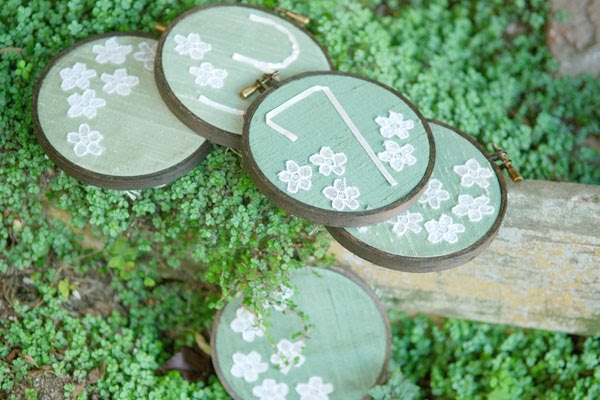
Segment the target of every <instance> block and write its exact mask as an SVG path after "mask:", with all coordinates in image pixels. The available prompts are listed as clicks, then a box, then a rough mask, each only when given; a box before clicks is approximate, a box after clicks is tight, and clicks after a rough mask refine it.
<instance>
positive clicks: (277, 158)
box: [249, 75, 430, 212]
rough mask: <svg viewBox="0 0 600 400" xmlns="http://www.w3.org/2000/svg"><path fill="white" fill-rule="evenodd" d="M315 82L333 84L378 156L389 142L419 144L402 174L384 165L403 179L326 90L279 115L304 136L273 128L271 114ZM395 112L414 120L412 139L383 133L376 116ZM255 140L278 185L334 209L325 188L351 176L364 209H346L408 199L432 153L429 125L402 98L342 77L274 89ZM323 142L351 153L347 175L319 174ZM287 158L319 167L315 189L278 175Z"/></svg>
mask: <svg viewBox="0 0 600 400" xmlns="http://www.w3.org/2000/svg"><path fill="white" fill-rule="evenodd" d="M314 85H322V86H328V87H329V88H331V90H332V92H333V94H334V95H335V97H336V98H337V99H338V101H339V102H340V104H341V105H342V107H343V108H344V109H345V110H346V112H347V114H348V116H349V117H350V118H351V120H352V121H353V122H354V124H355V125H356V127H357V128H358V130H359V131H360V132H361V133H362V135H363V136H364V137H365V139H366V141H367V142H368V143H369V144H370V146H371V148H372V149H373V151H374V152H375V154H377V153H380V152H383V151H384V150H385V149H384V146H383V143H384V141H385V140H392V141H395V142H397V143H398V144H400V145H405V144H411V145H412V146H413V147H414V149H415V150H414V152H413V155H414V156H415V157H416V159H417V162H416V164H414V165H412V166H405V167H404V168H403V169H402V170H401V171H400V172H396V171H394V170H393V169H392V168H391V167H390V165H389V164H387V163H385V162H384V163H383V164H384V166H385V167H386V169H387V170H388V172H390V174H391V175H392V176H393V177H394V178H395V179H396V180H397V182H398V185H397V186H391V185H390V184H388V182H387V181H386V179H385V178H384V176H383V175H382V174H381V173H380V172H379V170H378V169H377V168H376V166H375V164H374V163H373V162H372V161H371V159H370V158H369V156H368V155H367V153H366V152H365V150H364V149H363V147H362V146H361V145H360V144H359V142H358V141H357V140H356V139H355V137H354V135H353V134H352V132H351V131H350V129H349V128H348V127H347V125H346V124H345V123H344V121H343V120H342V118H341V117H340V115H339V114H338V112H337V111H336V109H335V108H334V106H333V105H332V104H331V102H330V101H329V99H328V98H327V97H326V96H325V95H324V94H323V93H322V92H318V93H314V94H312V95H311V96H309V97H307V98H305V99H304V100H303V101H301V102H299V103H297V104H295V105H293V106H292V107H291V108H289V109H287V110H286V111H284V112H282V113H281V114H279V115H278V116H276V117H275V118H274V120H273V121H274V122H276V123H277V124H279V125H281V126H282V127H284V128H285V129H287V130H289V131H291V132H293V133H295V134H297V136H298V140H296V141H295V142H291V141H290V140H289V139H288V138H286V137H285V136H283V135H282V134H280V133H278V132H276V131H275V130H273V129H272V128H271V127H269V126H267V124H266V121H265V115H266V113H267V112H269V111H271V110H273V109H274V108H276V107H278V106H279V105H281V104H282V103H284V102H286V101H287V100H289V99H291V98H292V97H294V96H296V95H297V94H299V93H301V92H302V91H304V90H306V89H308V88H310V87H312V86H314ZM389 111H394V112H399V113H401V114H402V115H403V116H404V118H405V119H411V120H413V122H414V128H413V129H412V130H410V137H409V138H408V139H398V137H394V138H391V139H386V138H384V137H383V136H382V134H381V133H380V131H379V129H380V126H379V125H378V124H377V123H376V122H375V118H377V117H378V116H384V117H387V116H388V115H389V114H388V113H389ZM249 140H250V148H251V151H252V156H253V158H254V160H255V161H256V163H257V164H258V166H259V168H260V169H261V171H262V173H263V174H264V175H265V176H266V177H267V178H268V179H269V180H270V181H271V183H272V184H273V185H275V186H276V187H277V188H279V189H280V190H282V191H283V192H284V193H286V194H288V195H289V196H291V197H293V198H294V199H296V200H299V201H301V202H303V203H306V204H309V205H311V206H314V207H318V208H322V209H325V210H332V202H331V200H330V199H328V198H326V197H325V196H324V195H323V194H322V191H323V189H324V188H326V187H328V186H331V185H332V184H333V182H334V180H335V179H337V178H345V179H346V183H347V185H349V186H354V187H357V188H358V190H359V191H360V196H359V197H358V198H357V200H358V202H359V204H360V205H359V207H358V209H357V210H351V209H350V208H345V209H344V210H342V211H343V212H348V211H361V210H369V209H377V208H381V207H384V206H387V205H389V204H391V203H394V202H396V201H398V200H400V199H402V198H404V197H405V196H406V195H407V194H408V193H409V192H410V191H411V190H413V189H414V188H415V186H416V185H417V184H418V183H419V182H420V181H421V180H422V179H423V176H424V175H425V171H426V169H427V166H428V163H429V154H430V147H429V141H428V139H427V135H426V132H425V128H424V126H423V125H422V123H421V121H420V120H419V119H418V118H417V115H416V114H415V113H414V111H413V110H412V109H411V108H410V107H409V106H408V105H407V104H406V103H405V102H404V101H403V100H402V99H400V98H399V97H397V96H396V95H395V94H394V93H392V92H390V91H388V90H386V89H384V88H382V87H381V86H378V85H376V84H374V83H371V82H368V81H365V80H362V79H357V78H354V77H349V76H342V75H315V76H308V77H304V78H301V79H298V80H295V81H293V82H291V83H288V84H287V85H284V86H282V87H280V88H278V89H277V90H275V91H273V92H272V93H271V94H270V95H269V96H267V97H266V98H265V99H264V101H263V102H262V103H261V104H260V106H259V107H258V108H257V110H256V112H255V114H254V115H253V117H252V122H251V125H250V129H249ZM323 146H328V147H330V148H331V149H332V150H333V152H334V153H339V152H342V153H344V154H345V155H346V156H347V159H348V160H347V162H346V164H345V167H346V171H345V174H344V175H343V176H337V175H335V174H333V173H332V174H330V175H329V176H324V175H322V174H320V173H319V168H318V167H315V166H314V165H312V164H311V162H310V161H309V157H310V156H311V155H313V154H316V153H319V151H320V149H321V148H322V147H323ZM287 160H293V161H295V162H297V163H298V164H299V165H309V166H312V167H313V168H312V169H313V170H312V186H311V188H310V190H308V191H307V190H298V192H297V193H289V192H288V191H287V184H286V183H285V182H282V181H281V180H280V179H279V178H278V173H279V172H280V171H282V170H284V169H285V166H286V161H287Z"/></svg>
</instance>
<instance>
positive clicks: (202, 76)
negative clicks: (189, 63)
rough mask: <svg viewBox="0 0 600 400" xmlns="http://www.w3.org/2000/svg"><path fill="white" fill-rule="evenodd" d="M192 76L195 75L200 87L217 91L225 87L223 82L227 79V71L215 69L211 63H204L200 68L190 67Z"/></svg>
mask: <svg viewBox="0 0 600 400" xmlns="http://www.w3.org/2000/svg"><path fill="white" fill-rule="evenodd" d="M189 72H190V74H192V75H195V76H196V79H195V80H194V82H196V84H197V85H200V86H206V85H208V86H210V87H213V88H215V89H220V88H222V87H223V81H224V80H225V78H227V71H226V70H224V69H218V68H215V67H214V66H213V65H212V64H211V63H209V62H203V63H202V64H200V68H198V67H190V69H189Z"/></svg>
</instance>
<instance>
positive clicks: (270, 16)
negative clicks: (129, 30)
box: [155, 3, 334, 149]
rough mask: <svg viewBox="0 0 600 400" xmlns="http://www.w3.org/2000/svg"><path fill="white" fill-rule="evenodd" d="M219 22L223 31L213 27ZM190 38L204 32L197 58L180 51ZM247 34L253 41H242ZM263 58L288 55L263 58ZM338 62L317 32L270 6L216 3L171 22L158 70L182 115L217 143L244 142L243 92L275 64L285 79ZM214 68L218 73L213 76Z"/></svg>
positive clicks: (168, 97) (162, 42) (168, 96)
mask: <svg viewBox="0 0 600 400" xmlns="http://www.w3.org/2000/svg"><path fill="white" fill-rule="evenodd" d="M223 18H226V19H228V20H223ZM192 22H193V24H192ZM250 23H251V24H252V25H248V24H250ZM187 25H190V26H189V27H188V26H187ZM213 25H214V28H215V29H220V30H219V31H216V32H215V33H213V32H212V31H211V27H213ZM259 27H260V29H268V31H261V30H260V29H259ZM263 27H264V28H263ZM192 29H193V32H192ZM203 29H204V30H203ZM251 29H254V31H251ZM198 32H199V33H198ZM194 34H195V35H196V36H194V37H190V35H194ZM186 35H187V36H186ZM286 36H287V39H286ZM190 39H193V40H196V39H197V41H196V45H197V52H196V54H195V58H194V57H192V55H191V54H192V53H191V52H189V53H187V54H186V52H187V51H188V50H187V49H185V48H183V47H182V49H181V50H180V53H177V52H176V51H177V50H176V49H177V46H175V45H179V44H181V45H182V46H183V44H185V43H184V42H185V40H188V41H189V40H190ZM177 40H179V41H180V43H177V42H176V41H177ZM204 40H206V42H204ZM242 40H246V41H247V42H248V43H247V45H246V46H244V45H242V44H240V43H239V42H240V41H242ZM275 40H278V41H275ZM279 43H281V46H279ZM228 45H230V47H231V48H227V47H226V46H228ZM290 47H291V48H292V52H291V53H290ZM202 50H204V51H202ZM205 53H206V57H204V54H205ZM240 53H243V54H240ZM282 53H283V54H282ZM287 53H290V54H289V55H288V54H287ZM305 53H306V54H305ZM263 57H264V58H265V59H269V60H283V61H282V62H272V63H271V62H269V63H267V62H262V61H260V60H258V59H259V58H261V59H262V58H263ZM278 57H279V58H278ZM255 58H256V59H255ZM181 60H183V61H181ZM232 60H233V61H232ZM226 62H227V63H228V64H225V63H226ZM188 63H189V64H188ZM213 63H214V65H213ZM288 63H289V64H288ZM266 64H269V65H266ZM257 66H258V67H257ZM191 68H195V69H194V70H193V71H192V70H191ZM259 68H262V70H261V69H259ZM333 68H334V67H333V63H332V61H331V59H330V57H329V55H328V53H327V51H326V50H325V48H324V47H323V45H322V44H320V43H319V42H318V41H317V39H316V38H315V37H314V36H313V34H312V33H310V32H309V31H307V30H305V29H303V28H301V27H299V26H297V25H295V24H293V23H291V22H289V21H288V20H286V19H284V18H282V17H280V16H279V15H277V14H276V13H274V12H272V11H271V10H269V9H266V8H263V7H258V6H254V5H249V4H237V3H235V4H232V3H216V4H209V5H204V6H199V7H196V8H193V9H191V10H189V11H187V12H185V13H183V14H182V15H180V16H179V17H177V18H176V19H175V20H174V21H173V22H172V23H171V24H170V25H169V27H168V28H167V30H166V31H165V32H164V33H163V35H162V36H161V38H160V41H159V45H158V49H157V57H156V68H155V70H156V82H157V85H158V87H159V91H160V94H161V96H162V97H163V100H164V101H165V103H166V104H167V105H168V106H169V108H170V109H171V111H172V112H173V113H174V114H175V115H176V116H177V117H178V118H179V119H181V121H183V122H184V123H185V124H186V125H187V126H188V127H189V128H190V129H192V130H193V131H194V132H196V133H197V134H199V135H201V136H203V137H205V138H207V139H208V140H210V141H211V142H213V143H217V144H220V145H223V146H227V147H231V148H236V149H238V148H240V146H241V133H242V125H243V119H244V117H243V115H244V113H245V111H246V109H247V108H248V106H249V105H250V104H251V103H252V99H246V100H241V99H240V97H239V94H240V92H241V91H242V90H243V89H244V88H246V87H247V86H249V85H251V84H253V83H254V82H255V81H256V80H257V79H259V78H261V76H262V75H263V74H264V73H266V72H273V70H277V71H278V74H279V75H278V76H279V77H280V78H285V77H288V76H292V75H295V74H297V73H300V72H304V71H316V70H331V69H333ZM232 71H233V72H235V74H234V73H232ZM209 74H213V75H212V76H213V77H214V78H216V80H214V81H212V83H211V79H208V78H207V77H208V76H209ZM194 76H197V77H196V78H194ZM205 78H206V79H205ZM222 89H226V90H227V91H226V92H224V91H223V90H222Z"/></svg>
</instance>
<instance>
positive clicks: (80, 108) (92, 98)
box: [67, 89, 106, 119]
mask: <svg viewBox="0 0 600 400" xmlns="http://www.w3.org/2000/svg"><path fill="white" fill-rule="evenodd" d="M67 102H68V103H69V106H70V107H69V111H67V116H68V117H69V118H77V117H79V116H81V115H84V116H85V117H87V118H88V119H92V118H94V117H95V116H96V109H98V108H100V107H104V106H105V105H106V101H105V100H104V99H101V98H99V97H96V91H95V90H92V89H85V91H84V92H83V94H79V93H73V94H72V95H70V96H69V97H68V98H67Z"/></svg>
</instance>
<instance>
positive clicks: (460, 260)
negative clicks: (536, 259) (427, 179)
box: [326, 119, 508, 273]
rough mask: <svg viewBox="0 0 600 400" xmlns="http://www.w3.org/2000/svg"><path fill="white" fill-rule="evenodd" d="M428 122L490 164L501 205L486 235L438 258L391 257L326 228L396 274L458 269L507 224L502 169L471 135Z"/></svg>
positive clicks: (343, 232)
mask: <svg viewBox="0 0 600 400" xmlns="http://www.w3.org/2000/svg"><path fill="white" fill-rule="evenodd" d="M429 122H430V123H431V124H437V125H440V126H442V127H444V128H447V129H450V130H451V131H453V132H454V133H456V134H458V135H459V136H460V137H462V138H464V139H466V140H467V141H469V142H470V143H471V144H472V145H473V146H474V147H475V148H476V149H477V150H479V151H480V152H481V153H482V154H483V155H484V156H485V157H486V158H487V159H488V160H490V164H491V166H492V171H493V173H494V176H495V177H496V179H497V180H498V182H499V185H500V193H501V201H500V205H499V207H500V209H499V212H498V215H497V217H496V220H495V221H494V223H493V225H492V227H491V228H490V229H489V230H488V231H487V232H486V233H485V235H483V236H482V237H481V238H480V239H479V240H477V241H476V242H475V243H473V244H471V245H470V246H468V247H466V248H464V249H462V250H460V251H457V252H453V253H449V254H445V255H442V256H435V257H407V256H401V255H397V254H392V253H389V252H386V251H383V250H381V249H378V248H376V247H374V246H371V245H369V244H367V243H365V242H363V241H361V240H360V239H358V238H357V237H356V236H354V235H352V234H351V233H349V232H348V231H347V230H346V229H344V228H339V227H330V226H327V227H326V228H327V230H328V231H329V233H330V234H331V236H333V238H334V239H335V240H337V241H338V242H339V243H340V244H341V245H342V246H344V247H345V248H346V249H348V250H349V251H351V252H352V253H354V254H356V255H357V256H359V257H360V258H363V259H365V260H367V261H369V262H372V263H374V264H375V265H378V266H381V267H385V268H389V269H393V270H396V271H403V272H415V273H421V272H438V271H444V270H447V269H450V268H455V267H458V266H460V265H462V264H465V263H467V262H469V261H471V260H472V259H473V258H475V257H477V256H478V255H479V254H480V253H482V252H483V251H484V250H485V249H486V248H487V246H489V245H490V243H491V242H492V241H493V240H494V238H495V237H496V234H497V233H498V230H499V228H500V225H501V224H502V221H503V220H504V216H505V214H506V207H507V202H508V189H507V186H506V180H505V178H504V175H503V174H502V172H501V171H500V167H499V166H498V165H497V164H496V163H494V162H493V161H492V160H491V155H489V154H488V153H487V152H486V150H485V149H484V147H483V146H482V145H481V144H480V143H479V142H477V140H475V139H474V138H473V137H471V136H469V135H468V134H466V133H464V132H462V131H460V130H459V129H457V128H455V127H453V126H450V125H448V124H446V123H444V122H440V121H437V120H433V119H429ZM448 167H450V166H448Z"/></svg>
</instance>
